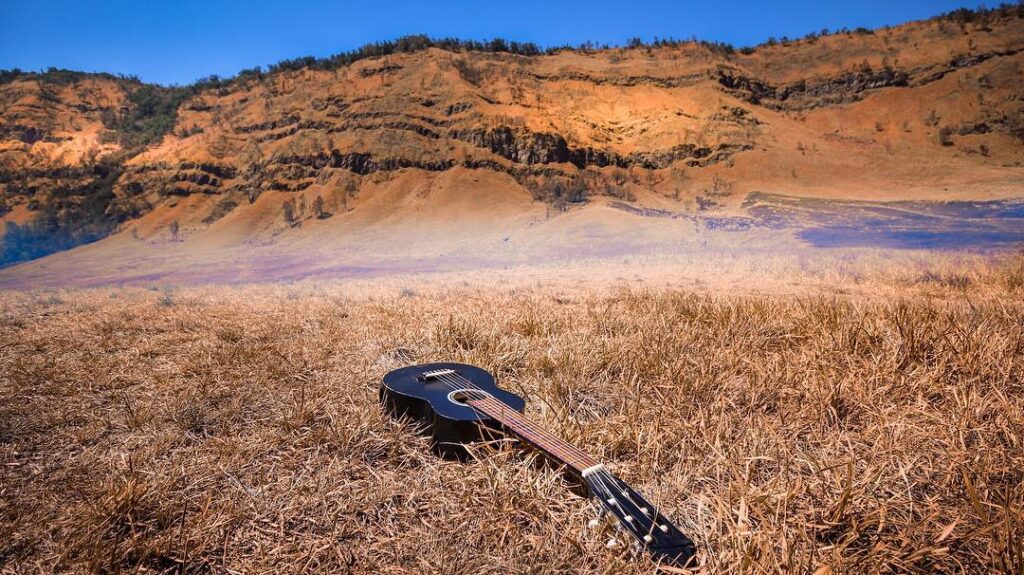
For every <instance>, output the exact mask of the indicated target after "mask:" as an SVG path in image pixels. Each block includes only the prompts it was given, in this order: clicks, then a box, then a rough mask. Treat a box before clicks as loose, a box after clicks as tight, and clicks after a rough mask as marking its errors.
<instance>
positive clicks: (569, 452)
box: [438, 375, 593, 464]
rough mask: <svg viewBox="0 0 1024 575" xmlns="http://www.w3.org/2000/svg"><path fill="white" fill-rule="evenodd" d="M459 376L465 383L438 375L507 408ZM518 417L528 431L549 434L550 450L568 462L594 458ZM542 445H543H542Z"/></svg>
mask: <svg viewBox="0 0 1024 575" xmlns="http://www.w3.org/2000/svg"><path fill="white" fill-rule="evenodd" d="M459 377H460V379H462V380H463V381H465V382H466V383H464V384H463V383H460V382H458V381H455V380H454V379H451V378H449V377H448V376H438V379H442V378H444V381H445V383H446V384H447V385H448V387H449V388H452V387H453V386H454V389H453V391H457V390H459V389H467V390H470V391H479V392H481V393H484V394H486V395H487V397H486V398H484V401H486V400H494V402H495V404H497V407H498V408H506V407H508V406H506V405H505V404H504V403H503V402H501V401H500V400H498V399H497V398H495V397H494V396H493V395H491V394H490V393H488V392H487V391H485V390H483V389H481V388H479V387H478V386H476V384H474V383H473V382H472V381H471V380H469V379H467V378H465V377H464V376H461V375H460V376H459ZM466 406H467V407H470V408H471V409H473V410H474V411H477V412H478V413H482V414H483V415H485V416H487V417H492V416H491V415H490V414H488V413H487V412H486V411H484V410H483V409H482V408H478V407H477V406H474V405H471V404H469V403H467V404H466ZM516 415H519V414H516ZM516 419H517V423H518V424H519V425H520V426H521V427H523V429H525V430H526V431H532V432H534V433H536V434H537V435H538V436H543V435H547V436H548V437H549V438H550V439H546V440H545V441H547V442H548V443H549V444H550V445H548V446H546V447H548V449H549V450H553V451H558V452H560V453H555V455H557V456H559V457H561V458H562V459H565V461H566V463H570V464H572V462H570V461H569V459H570V458H576V459H578V460H580V459H582V460H586V459H589V460H593V458H592V457H590V456H589V455H588V454H587V453H586V452H584V451H582V450H581V449H579V448H577V447H576V446H574V445H572V444H571V443H569V442H567V441H565V440H563V439H561V438H559V437H557V436H553V435H551V434H549V433H548V432H547V431H546V430H544V429H543V428H541V427H540V426H539V425H538V424H536V423H534V422H533V421H531V420H530V419H527V418H525V417H517V418H516ZM541 447H543V445H541ZM565 456H569V457H565Z"/></svg>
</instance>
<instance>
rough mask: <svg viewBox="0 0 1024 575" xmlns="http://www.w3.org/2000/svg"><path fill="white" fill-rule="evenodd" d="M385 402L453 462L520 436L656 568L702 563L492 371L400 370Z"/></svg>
mask: <svg viewBox="0 0 1024 575" xmlns="http://www.w3.org/2000/svg"><path fill="white" fill-rule="evenodd" d="M380 399H381V404H382V405H383V406H384V409H386V410H387V411H388V413H390V414H392V415H393V416H394V417H396V418H408V419H410V420H413V421H414V422H417V423H419V424H420V425H421V428H422V429H423V430H424V431H425V432H426V433H428V434H429V435H430V439H431V447H432V448H433V449H434V451H436V452H437V453H439V454H440V455H442V456H445V457H450V458H459V459H462V458H464V457H465V455H466V454H467V451H466V448H465V445H466V444H468V443H472V442H476V441H481V440H485V439H486V438H487V437H488V436H491V435H493V433H494V431H496V430H497V431H501V432H510V433H512V434H514V435H516V436H518V437H519V438H520V439H522V440H523V441H525V442H526V443H528V444H530V445H532V446H533V447H535V448H537V449H539V450H540V451H541V452H543V453H544V454H545V455H546V456H547V457H548V458H550V459H552V460H553V461H554V462H555V463H556V464H558V465H560V466H562V467H563V468H564V469H565V470H566V471H568V472H569V473H571V474H572V475H574V476H576V477H578V478H580V479H581V480H582V483H583V485H585V487H586V488H587V490H588V492H589V494H590V496H591V497H593V498H594V499H596V500H597V501H598V502H599V509H603V510H605V511H606V512H607V513H610V514H611V515H612V516H614V517H615V519H617V520H618V522H619V525H620V526H621V528H622V529H623V530H624V531H626V532H627V533H629V534H630V535H631V536H632V538H633V539H634V540H635V541H636V543H637V546H638V547H639V548H640V549H643V550H644V551H646V552H647V553H649V554H650V555H651V557H652V558H653V559H654V560H655V561H657V562H659V563H662V564H668V565H672V566H677V567H682V566H689V565H691V564H692V563H693V562H694V554H695V549H694V545H693V541H691V540H690V538H689V537H687V536H686V535H684V534H683V533H682V532H681V531H679V529H678V528H676V526H675V525H673V524H672V522H671V521H669V520H668V519H667V518H666V517H665V516H664V515H662V514H661V513H660V512H658V509H657V508H656V507H655V506H654V505H651V504H650V503H648V502H647V500H645V499H644V498H643V496H641V495H640V494H639V493H637V491H636V490H635V489H633V488H632V487H630V486H629V485H627V484H626V483H625V482H623V481H622V480H621V479H619V478H618V477H615V476H614V475H612V473H611V472H609V471H608V469H606V468H605V466H604V465H603V464H602V463H601V462H600V461H598V460H596V459H594V458H593V457H591V456H590V455H587V454H586V453H584V452H583V451H581V450H580V449H578V448H576V447H574V446H573V445H571V444H569V443H567V442H565V441H564V440H562V439H560V438H558V437H555V436H554V435H551V434H550V433H547V432H546V431H544V430H542V429H541V428H540V427H539V426H538V425H537V424H536V423H534V422H532V421H530V420H529V419H527V418H525V417H523V409H524V408H525V407H526V401H525V400H524V399H523V398H522V397H520V396H518V395H516V394H514V393H510V392H508V391H505V390H503V389H500V388H499V387H498V386H497V385H496V384H495V382H494V377H493V376H491V374H490V373H488V372H487V371H485V370H483V369H480V368H479V367H474V366H472V365H465V364H458V363H431V364H426V365H416V366H412V367H404V368H401V369H396V370H395V371H392V372H391V373H389V374H387V375H385V376H384V381H383V383H382V384H381V387H380Z"/></svg>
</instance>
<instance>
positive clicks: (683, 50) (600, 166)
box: [0, 9, 1024, 274]
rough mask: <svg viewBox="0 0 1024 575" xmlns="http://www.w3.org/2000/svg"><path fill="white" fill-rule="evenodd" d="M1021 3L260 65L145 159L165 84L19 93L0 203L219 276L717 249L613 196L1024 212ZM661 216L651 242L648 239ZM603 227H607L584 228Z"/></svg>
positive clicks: (181, 121)
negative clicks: (201, 261)
mask: <svg viewBox="0 0 1024 575" xmlns="http://www.w3.org/2000/svg"><path fill="white" fill-rule="evenodd" d="M1020 12H1021V11H1020V10H1017V9H1011V10H1010V11H1008V12H1006V13H999V12H997V13H995V14H994V15H987V16H986V17H985V18H983V19H975V20H974V21H972V22H963V21H961V22H957V21H953V20H949V19H936V20H931V21H926V22H918V23H911V24H907V25H904V26H900V27H896V28H891V29H884V30H878V31H875V32H873V33H844V34H834V35H829V36H824V37H815V38H807V39H803V40H799V41H794V42H788V43H786V44H779V45H772V46H762V47H759V48H758V49H756V50H753V51H751V52H750V53H741V52H730V51H728V50H723V49H720V48H716V47H714V46H708V45H704V44H699V43H682V44H676V45H669V46H660V47H651V48H648V47H641V48H633V49H608V50H601V51H563V52H558V53H554V54H547V55H538V56H521V55H514V54H508V53H485V52H453V51H447V50H441V49H436V48H430V49H426V50H422V51H417V52H414V53H403V54H393V55H390V56H386V57H382V58H371V59H364V60H361V61H358V62H355V63H354V64H352V65H350V66H344V67H341V68H339V69H336V70H318V69H312V68H307V69H302V70H292V71H280V72H275V73H270V74H260V75H247V76H245V77H243V78H241V79H239V80H236V81H234V82H232V83H228V84H224V85H221V86H218V87H211V88H209V89H205V90H203V89H198V88H197V89H195V90H194V91H193V93H190V94H189V97H187V98H183V99H182V102H181V103H180V106H179V107H178V108H177V111H176V114H175V115H174V117H173V121H174V126H173V129H171V130H170V131H169V132H168V133H167V134H166V135H165V136H163V137H161V138H157V139H154V140H152V141H149V142H144V143H143V144H142V145H139V143H138V141H137V140H136V141H134V142H129V141H128V139H126V138H125V137H124V134H123V133H119V132H118V130H119V129H121V128H119V127H118V126H123V125H124V122H123V121H122V122H120V123H119V120H123V118H125V117H127V116H129V115H131V114H135V113H137V112H138V108H139V106H138V104H137V101H138V100H139V98H138V94H139V93H140V92H139V90H142V89H145V88H146V87H145V86H144V85H141V84H138V83H137V82H133V81H128V80H124V79H118V78H112V77H106V76H87V75H86V76H78V77H73V78H71V79H66V78H65V79H64V81H62V82H54V81H53V80H52V79H51V78H49V77H47V76H46V75H22V76H19V77H16V78H14V79H13V80H8V81H6V82H5V83H3V84H2V85H0V214H2V219H3V221H4V222H13V223H16V224H22V225H21V227H20V228H19V231H20V232H21V233H20V235H17V236H13V235H12V234H11V233H8V234H7V239H6V240H5V258H6V261H7V262H8V263H9V262H11V261H15V260H17V259H24V257H19V254H21V256H24V254H25V253H28V252H30V251H31V250H30V249H28V248H26V247H25V246H35V245H36V244H37V243H42V244H45V243H46V239H45V237H49V236H46V234H45V233H42V232H46V231H49V232H54V231H55V230H61V231H67V230H71V231H72V232H69V233H66V234H64V235H66V236H67V237H66V238H64V240H65V241H64V243H65V244H67V245H68V246H70V245H73V244H74V243H77V242H78V241H79V240H81V239H83V236H82V234H77V230H76V226H78V225H79V224H80V223H81V222H82V221H87V222H92V224H91V225H92V227H91V228H88V230H87V231H91V235H89V234H86V236H87V237H84V239H95V237H99V236H102V235H104V234H105V233H106V232H109V231H113V232H116V233H115V236H114V237H112V238H110V239H108V240H106V241H104V242H100V243H99V244H97V245H95V246H91V247H89V248H86V249H85V250H84V251H82V252H80V253H79V255H78V256H75V257H76V258H77V259H76V261H77V262H78V263H79V265H85V264H86V263H87V262H89V261H92V260H95V259H106V258H108V257H111V256H110V255H111V254H116V253H117V249H118V246H128V247H127V248H125V249H127V250H128V251H127V252H125V253H126V256H125V257H126V258H128V259H131V258H133V257H141V255H142V254H146V253H149V251H155V252H161V251H165V250H170V251H172V252H173V251H175V250H179V251H182V252H183V255H188V257H187V258H186V257H183V258H182V262H184V261H186V260H188V258H192V257H200V256H203V257H207V258H208V259H209V261H210V262H212V264H211V265H216V262H218V261H221V260H225V259H230V257H234V255H231V254H235V255H239V254H244V253H247V251H251V250H252V249H253V247H254V246H256V247H259V248H260V249H262V250H265V251H266V250H269V251H272V252H274V253H279V254H282V256H281V257H286V256H287V254H293V255H295V256H296V257H297V256H299V255H309V254H311V253H317V252H319V251H324V252H325V253H327V254H328V255H327V256H325V257H335V258H337V257H340V256H339V255H338V249H340V248H339V246H346V249H354V247H355V246H362V249H364V250H366V251H365V252H364V253H365V254H367V257H369V258H370V259H372V257H376V256H370V255H369V254H375V253H378V252H379V253H394V254H399V253H403V254H412V255H415V256H417V257H418V256H420V255H422V256H423V257H426V256H428V255H429V256H437V255H438V254H439V253H441V252H444V251H445V250H449V251H450V250H451V249H454V248H453V246H458V247H459V249H460V253H461V252H463V251H465V249H469V248H467V247H466V246H467V245H468V246H469V247H470V248H472V247H474V246H475V247H480V246H485V245H488V246H489V245H492V244H493V245H497V246H499V247H501V246H502V245H504V244H507V243H508V242H511V241H513V240H512V239H506V238H508V236H510V235H511V236H516V235H518V236H520V237H528V238H530V241H532V242H534V244H536V243H538V242H540V243H544V244H546V245H547V246H548V247H550V245H551V244H552V243H553V242H554V243H558V242H562V243H564V244H566V246H569V245H579V246H587V245H591V244H593V243H594V242H595V241H598V240H600V241H604V240H609V238H615V237H619V239H622V238H623V237H624V238H625V239H627V240H631V239H632V236H633V235H636V236H638V237H640V238H641V239H642V238H643V237H644V234H648V235H651V236H652V237H654V236H657V237H658V238H659V240H658V241H659V242H662V241H677V240H678V237H679V236H683V237H691V239H692V236H693V234H699V231H700V228H701V226H696V227H695V226H693V225H690V226H689V228H694V230H695V231H693V233H690V232H689V231H687V230H688V229H689V228H687V226H686V225H683V224H680V223H679V222H677V225H676V226H675V227H673V228H671V230H668V231H666V232H665V233H664V234H661V232H659V230H660V229H662V228H665V229H666V230H667V229H668V228H666V225H665V223H664V222H656V223H652V221H651V218H641V217H637V216H636V215H635V214H631V213H630V212H629V211H628V210H623V209H613V208H609V205H611V204H613V203H626V204H629V205H631V206H635V207H636V210H648V209H653V210H662V211H667V212H672V213H674V214H695V215H700V216H702V217H705V216H709V217H719V216H721V217H735V216H740V217H741V216H743V215H744V210H743V204H744V200H745V199H746V198H747V197H748V195H749V194H750V193H752V192H769V193H778V194H785V195H789V196H798V197H800V196H803V197H815V198H833V199H864V200H877V201H885V200H964V199H971V200H990V199H997V198H1015V197H1021V196H1022V195H1024V113H1022V110H1024V101H1022V100H1021V96H1020V94H1022V93H1024V69H1022V68H1024V66H1022V65H1024V54H1022V52H1021V50H1022V49H1024V19H1022V18H1021V15H1020ZM574 212H581V213H579V214H574ZM659 213H660V212H659ZM32 222H35V224H34V226H35V227H32V226H33V224H32ZM550 222H555V224H551V223H550ZM26 224H28V225H26ZM573 226H576V228H573ZM638 226H640V227H643V229H644V230H646V231H642V230H641V231H636V232H635V234H632V232H631V231H630V230H634V231H635V230H638ZM588 227H589V229H591V230H592V231H593V230H597V231H594V233H592V234H591V235H590V236H587V235H586V234H583V235H582V236H581V235H580V233H579V230H580V229H587V228H588ZM618 228H622V229H618ZM542 230H543V233H544V234H546V235H545V236H543V237H542V238H540V239H538V237H537V235H536V234H539V233H542ZM609 230H610V231H609ZM616 230H618V231H616ZM620 232H621V233H620ZM609 234H610V235H609ZM616 234H619V236H616ZM622 234H624V235H622ZM659 234H660V235H659ZM56 235H57V236H60V237H63V236H61V234H60V233H57V234H56ZM41 238H42V239H41ZM480 238H482V240H481V239H480ZM595 238H596V239H595ZM627 243H629V242H627ZM639 243H640V244H644V242H643V241H640V242H639ZM179 244H183V245H179ZM12 246H13V247H12ZM59 247H66V246H63V245H62V246H59ZM14 248H18V249H14ZM46 248H47V246H45V245H44V246H43V249H42V252H45V251H52V249H50V250H47V249H46ZM464 248H465V249H464ZM480 249H484V248H480ZM486 249H487V250H491V249H492V248H486ZM495 249H496V248H495ZM19 250H20V251H19ZM470 251H472V250H470ZM42 252H40V251H39V250H36V252H32V254H30V255H38V254H39V253H42ZM517 253H520V254H522V253H525V252H522V251H520V252H517ZM531 253H533V252H531ZM537 253H539V252H537ZM331 254H333V255H331ZM115 259H116V258H115ZM59 261H61V260H60V259H59V258H58V259H55V260H53V265H57V262H59ZM97 265H98V264H97ZM154 265H155V264H154ZM176 265H178V264H176ZM181 265H183V264H181ZM143 267H145V265H143ZM18 269H21V270H29V269H36V270H38V267H36V268H32V267H28V268H16V270H18ZM107 271H110V270H107ZM5 273H7V274H10V273H12V272H11V271H10V270H9V271H8V272H5ZM14 273H16V274H19V273H28V272H26V271H14ZM104 273H106V272H104Z"/></svg>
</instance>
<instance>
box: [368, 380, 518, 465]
mask: <svg viewBox="0 0 1024 575" xmlns="http://www.w3.org/2000/svg"><path fill="white" fill-rule="evenodd" d="M445 371H452V372H455V374H457V375H458V376H459V377H458V379H455V376H454V375H452V376H447V375H441V376H439V377H426V378H425V377H423V374H424V373H440V374H443V373H444V372H445ZM463 380H468V382H469V383H466V381H463ZM462 390H466V391H462ZM480 392H484V393H487V394H490V395H491V396H492V397H494V398H496V399H498V400H500V401H501V402H502V403H505V404H506V405H508V406H510V407H512V408H513V409H515V410H516V411H518V412H520V413H522V412H523V411H524V410H525V409H526V400H525V399H523V398H522V397H520V396H518V395H516V394H514V393H511V392H508V391H505V390H503V389H501V388H499V387H498V386H497V384H496V383H495V382H494V377H493V376H491V374H490V373H488V372H487V371H486V370H483V369H480V368H479V367H476V366H473V365H467V364H461V363H430V364H426V365H416V366H411V367H406V368H402V369H397V370H395V371H392V372H391V373H389V374H387V375H386V376H384V381H383V383H382V385H381V387H380V401H381V405H383V406H384V409H385V410H386V411H387V412H388V413H389V414H391V415H392V416H393V417H395V418H399V419H402V418H405V419H408V420H410V421H412V422H414V423H415V424H416V425H417V426H418V427H419V428H420V430H421V431H422V432H423V433H425V434H427V435H429V436H430V446H431V448H432V449H433V450H434V451H435V452H436V453H438V454H439V455H441V456H443V457H446V458H449V459H464V458H465V457H466V456H467V455H468V451H466V448H465V445H466V444H467V443H473V442H477V441H482V440H486V439H488V437H486V435H487V429H498V428H499V425H498V424H497V422H495V421H493V420H491V419H490V418H489V417H487V416H486V415H483V414H481V413H480V412H479V411H477V410H475V409H473V408H472V407H470V406H468V405H466V404H465V403H462V402H461V401H460V399H467V398H472V397H473V396H474V394H478V393H480Z"/></svg>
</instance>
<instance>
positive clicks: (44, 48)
mask: <svg viewBox="0 0 1024 575" xmlns="http://www.w3.org/2000/svg"><path fill="white" fill-rule="evenodd" d="M975 4H976V3H975V2H970V1H965V0H959V1H958V0H885V1H879V0H861V1H829V0H824V1H822V0H815V1H811V0H797V1H791V2H780V1H771V0H731V1H730V0H719V1H717V2H716V1H714V0H702V1H700V2H692V1H675V2H672V1H654V0H623V1H619V2H608V1H604V0H589V1H585V2H584V1H572V2H569V1H555V0H543V1H541V0H517V1H515V2H506V1H499V0H462V1H455V0H450V1H444V2H442V1H430V0H411V1H410V0H392V1H381V0H362V1H359V2H349V1H345V2H342V1H333V2H331V1H327V0H319V1H302V0H284V1H277V2H271V1H265V0H248V1H216V0H209V1H205V2H203V1H195V0H167V1H161V0H116V1H114V0H111V1H106V2H100V1H96V0H79V1H67V0H65V1H51V2H46V1H42V0H0V68H15V67H17V68H21V69H23V70H39V69H44V68H47V67H49V66H56V67H58V68H70V69H74V70H85V71H102V72H113V73H123V74H135V75H137V76H139V77H140V78H142V79H143V80H146V81H149V82H160V83H164V84H172V83H178V84H183V83H188V82H191V81H193V80H195V79H196V78H199V77H202V76H208V75H210V74H218V75H221V76H231V75H233V74H235V73H236V72H238V71H239V70H241V69H243V68H250V67H252V66H256V65H263V66H266V65H267V64H271V63H274V62H277V61H279V60H283V59H286V58H294V57H298V56H307V55H314V56H326V55H329V54H333V53H336V52H341V51H344V50H349V49H352V48H355V47H357V46H360V45H362V44H365V43H368V42H373V41H378V40H388V39H393V38H396V37H398V36H402V35H406V34H417V33H424V34H428V35H430V36H436V37H441V36H454V37H458V38H463V39H488V38H493V37H503V38H507V39H510V40H520V41H527V42H535V43H537V44H538V45H540V46H542V47H546V46H551V45H560V44H566V43H568V44H579V43H581V42H584V41H586V40H591V41H594V42H596V43H608V44H621V43H624V42H625V41H626V40H627V39H628V38H630V37H633V36H639V37H641V38H643V39H645V40H650V39H652V38H653V37H655V36H658V37H674V38H689V37H691V36H697V37H698V38H700V39H703V40H717V41H723V42H730V43H733V44H736V45H737V46H743V45H749V44H756V43H760V42H762V41H764V40H766V39H767V38H768V37H770V36H775V37H777V38H778V37H782V36H790V37H798V36H803V35H804V34H806V33H807V32H811V31H816V30H820V29H822V28H826V27H827V28H830V29H833V30H834V29H837V28H842V27H847V28H856V27H857V26H865V27H868V28H876V27H879V26H884V25H887V24H899V23H901V22H905V21H907V20H916V19H921V18H927V17H929V16H933V15H935V14H938V13H940V12H946V11H949V10H953V9H955V8H959V7H961V6H964V5H970V6H973V5H975Z"/></svg>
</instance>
